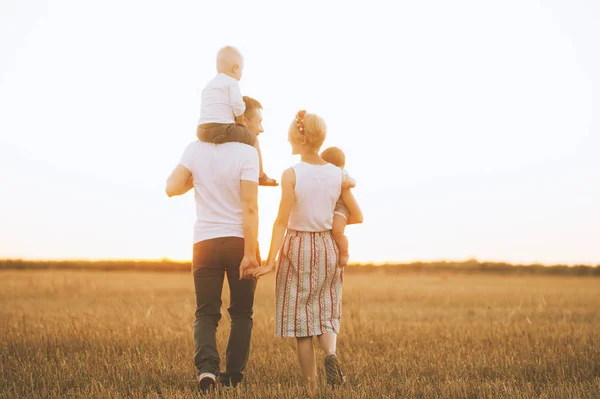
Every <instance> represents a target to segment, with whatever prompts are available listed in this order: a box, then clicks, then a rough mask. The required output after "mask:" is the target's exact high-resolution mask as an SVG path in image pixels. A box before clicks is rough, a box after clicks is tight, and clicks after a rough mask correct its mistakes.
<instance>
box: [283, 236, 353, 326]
mask: <svg viewBox="0 0 600 399" xmlns="http://www.w3.org/2000/svg"><path fill="white" fill-rule="evenodd" d="M337 263H338V247H337V245H336V243H335V241H334V240H333V236H332V235H331V232H330V231H325V232H317V233H314V232H302V231H295V230H289V229H288V231H287V234H286V236H285V240H284V243H283V247H282V249H281V252H280V255H279V262H278V265H277V277H276V279H277V280H276V288H275V292H276V316H277V317H276V319H277V321H276V332H275V335H277V336H278V337H311V336H314V335H321V334H323V333H326V332H335V333H338V332H339V330H340V322H341V318H342V281H343V278H344V275H343V273H344V270H343V269H341V268H339V267H337Z"/></svg>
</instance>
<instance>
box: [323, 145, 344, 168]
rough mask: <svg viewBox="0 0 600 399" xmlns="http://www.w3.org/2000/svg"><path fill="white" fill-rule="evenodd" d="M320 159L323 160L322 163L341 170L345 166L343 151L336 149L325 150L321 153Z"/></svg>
mask: <svg viewBox="0 0 600 399" xmlns="http://www.w3.org/2000/svg"><path fill="white" fill-rule="evenodd" d="M321 158H323V161H325V162H329V163H330V164H332V165H335V166H337V167H338V168H343V167H344V166H346V155H345V154H344V151H342V150H341V148H338V147H329V148H327V149H326V150H325V151H323V152H322V153H321Z"/></svg>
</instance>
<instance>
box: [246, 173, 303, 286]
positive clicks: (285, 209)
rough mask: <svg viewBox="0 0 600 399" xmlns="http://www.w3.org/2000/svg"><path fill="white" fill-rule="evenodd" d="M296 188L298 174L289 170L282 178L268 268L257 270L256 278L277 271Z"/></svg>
mask: <svg viewBox="0 0 600 399" xmlns="http://www.w3.org/2000/svg"><path fill="white" fill-rule="evenodd" d="M295 186H296V173H295V172H294V169H291V168H290V169H287V170H286V171H285V172H283V176H282V177H281V202H280V203H279V213H278V214H277V219H275V223H274V224H273V234H272V236H271V248H270V249H269V257H268V258H267V266H266V267H263V268H260V269H261V270H257V273H256V276H257V277H258V276H262V275H263V274H266V273H268V272H270V271H272V270H274V269H275V260H276V259H277V255H278V254H279V250H280V249H281V246H282V245H283V238H284V236H285V231H286V230H287V225H288V220H289V218H290V213H291V211H292V207H293V206H294V199H295V195H294V188H295Z"/></svg>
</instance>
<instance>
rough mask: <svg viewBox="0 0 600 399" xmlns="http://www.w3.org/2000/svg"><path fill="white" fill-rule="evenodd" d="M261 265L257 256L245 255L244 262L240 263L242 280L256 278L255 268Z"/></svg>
mask: <svg viewBox="0 0 600 399" xmlns="http://www.w3.org/2000/svg"><path fill="white" fill-rule="evenodd" d="M259 266H260V265H259V264H258V260H257V259H256V256H247V255H244V258H243V259H242V262H241V263H240V280H243V279H254V278H255V277H254V273H253V270H254V269H257V268H258V267H259Z"/></svg>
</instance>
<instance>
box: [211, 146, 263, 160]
mask: <svg viewBox="0 0 600 399" xmlns="http://www.w3.org/2000/svg"><path fill="white" fill-rule="evenodd" d="M219 146H220V147H221V148H223V151H226V152H230V153H232V154H236V155H238V156H239V157H241V158H244V159H246V158H251V159H253V158H256V159H258V153H257V152H256V148H254V147H252V146H249V145H248V144H243V143H225V144H220V145H219Z"/></svg>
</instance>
